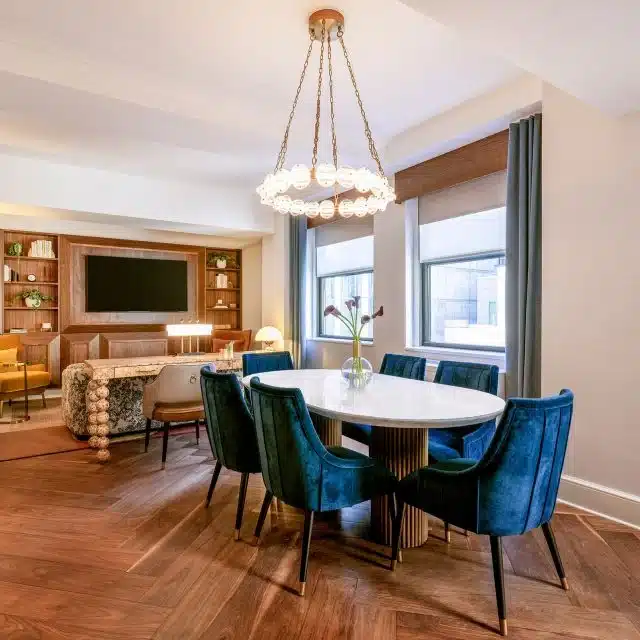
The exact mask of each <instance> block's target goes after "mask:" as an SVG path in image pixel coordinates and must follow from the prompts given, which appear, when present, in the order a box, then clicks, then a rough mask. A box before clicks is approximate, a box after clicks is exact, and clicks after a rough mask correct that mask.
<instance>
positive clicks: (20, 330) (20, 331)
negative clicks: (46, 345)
mask: <svg viewBox="0 0 640 640" xmlns="http://www.w3.org/2000/svg"><path fill="white" fill-rule="evenodd" d="M9 333H27V330H26V329H19V328H15V329H9Z"/></svg>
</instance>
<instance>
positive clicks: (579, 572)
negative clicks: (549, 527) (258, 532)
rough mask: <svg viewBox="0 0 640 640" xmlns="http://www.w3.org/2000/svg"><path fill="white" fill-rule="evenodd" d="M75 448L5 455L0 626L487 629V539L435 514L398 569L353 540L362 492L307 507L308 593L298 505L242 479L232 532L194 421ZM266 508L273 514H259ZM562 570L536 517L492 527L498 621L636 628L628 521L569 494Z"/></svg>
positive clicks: (418, 634)
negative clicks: (148, 439)
mask: <svg viewBox="0 0 640 640" xmlns="http://www.w3.org/2000/svg"><path fill="white" fill-rule="evenodd" d="M159 446H160V443H159V441H158V440H154V441H153V444H152V448H151V450H150V452H149V453H148V454H146V455H145V454H143V453H141V444H140V443H139V442H128V443H123V444H120V445H117V446H114V447H113V450H112V453H113V457H112V461H111V463H110V464H108V465H106V466H99V465H97V464H96V463H95V461H94V460H95V458H94V454H93V452H90V451H86V450H82V451H75V452H70V453H64V454H57V455H53V456H46V457H41V458H33V459H28V460H16V461H11V462H4V463H0V637H2V638H16V639H17V638H19V639H20V640H27V639H31V638H51V639H55V640H62V639H80V638H82V639H87V640H88V639H91V640H103V639H107V638H109V639H111V638H113V639H114V640H115V639H122V640H124V639H127V640H136V639H143V638H181V639H182V638H206V639H209V638H211V639H215V638H225V639H231V638H238V639H242V640H245V639H247V638H255V639H260V640H262V639H268V638H283V639H297V638H300V639H304V640H307V639H310V638H318V639H319V638H350V639H364V640H377V639H384V640H393V639H397V640H410V639H411V640H415V639H418V638H425V639H426V638H429V639H444V638H474V639H479V638H492V639H495V638H497V637H498V636H497V634H496V633H495V627H496V624H497V615H496V605H495V599H494V590H493V578H492V573H491V560H490V552H489V545H488V541H487V540H485V539H483V538H480V537H478V536H473V535H472V536H470V537H469V538H465V537H464V536H463V535H460V534H459V533H456V532H454V533H453V539H452V544H451V545H448V546H447V545H445V544H444V542H443V540H442V528H441V526H440V523H439V522H437V521H436V522H433V521H432V531H431V537H430V539H429V541H428V543H427V544H426V545H425V546H424V547H423V548H420V549H414V550H408V551H405V554H404V564H402V565H400V566H399V567H398V570H397V571H396V572H395V573H391V572H389V571H388V570H387V567H388V560H387V558H386V555H387V554H388V550H387V549H385V548H382V547H377V546H375V545H373V544H370V543H368V542H365V541H364V540H363V538H362V537H360V536H363V535H365V534H366V527H367V525H366V522H367V519H368V509H367V508H366V506H365V507H363V506H361V507H358V508H355V509H351V510H347V511H345V512H343V513H342V515H341V516H340V517H339V519H338V518H334V519H333V520H329V521H320V522H318V524H317V526H316V528H315V530H314V538H313V542H312V548H311V558H310V575H309V577H308V583H307V596H306V597H305V598H300V597H299V596H298V595H296V594H295V593H294V591H293V589H294V588H295V587H296V585H297V582H296V580H297V569H298V560H299V538H300V533H299V532H300V520H299V519H298V518H297V516H296V515H295V514H294V513H293V512H291V511H285V512H284V514H280V515H279V516H278V517H275V515H272V516H271V518H269V517H268V518H267V527H265V534H264V536H263V542H262V544H261V545H260V546H259V547H254V546H251V544H250V541H251V537H252V534H253V527H254V525H255V521H256V516H257V510H258V507H259V504H260V501H261V499H262V484H261V480H260V478H258V477H254V478H252V480H251V483H250V486H249V492H248V500H247V508H246V511H245V521H244V525H243V530H242V540H241V541H239V542H234V541H233V522H234V516H235V501H236V497H237V488H238V484H239V477H238V476H237V475H236V474H231V473H229V472H223V474H222V476H221V479H220V482H219V484H218V487H217V489H216V493H215V495H214V501H213V504H212V506H211V508H210V509H208V510H205V508H204V506H203V500H204V497H205V494H206V489H207V486H208V483H209V480H210V477H211V472H212V461H211V457H210V455H208V445H207V443H206V439H203V441H202V443H201V446H200V448H199V449H198V448H196V446H195V444H194V442H193V438H192V437H191V436H177V437H173V438H172V439H171V441H170V452H169V458H168V461H167V469H166V471H164V472H162V471H160V449H159ZM269 520H271V523H269ZM554 527H555V532H556V537H557V539H558V545H559V547H560V551H561V553H562V556H563V559H564V562H565V567H566V570H567V574H568V578H569V581H570V585H571V590H570V591H569V592H564V591H562V590H561V589H560V588H559V586H558V580H557V578H556V575H555V572H554V569H553V565H552V563H551V559H550V557H549V555H548V552H547V549H546V547H545V543H544V538H543V536H542V535H541V532H539V531H537V532H534V533H533V534H529V535H526V536H522V537H520V538H510V539H505V552H506V553H505V555H506V557H505V571H506V573H507V575H506V583H507V590H508V601H509V635H510V637H511V638H516V639H517V638H527V639H532V640H557V639H559V638H573V639H578V638H590V639H596V638H602V639H607V640H609V639H614V638H615V639H616V640H625V639H631V638H638V639H640V632H639V631H640V537H638V534H637V532H634V531H632V530H630V529H625V528H624V527H622V526H618V525H616V524H614V523H610V522H607V521H604V520H601V519H598V518H595V517H592V516H589V515H586V514H580V513H578V512H575V511H572V510H570V509H566V508H562V507H561V506H560V507H559V509H558V513H557V515H556V517H555V518H554Z"/></svg>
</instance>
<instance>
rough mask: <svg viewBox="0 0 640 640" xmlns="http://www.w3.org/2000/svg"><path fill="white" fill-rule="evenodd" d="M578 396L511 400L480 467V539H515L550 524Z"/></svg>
mask: <svg viewBox="0 0 640 640" xmlns="http://www.w3.org/2000/svg"><path fill="white" fill-rule="evenodd" d="M572 415H573V393H572V392H571V391H569V390H567V389H564V390H562V391H561V392H560V394H559V395H557V396H551V397H549V398H542V399H528V398H527V399H525V398H512V399H510V400H509V401H508V402H507V406H506V409H505V412H504V413H503V414H502V419H501V420H500V424H499V425H498V427H497V429H496V433H495V436H494V438H493V440H492V441H491V444H490V445H489V448H488V449H487V451H486V453H485V454H484V456H483V457H482V459H481V460H480V462H479V463H478V465H479V466H480V473H481V476H480V495H479V499H480V503H479V525H480V531H479V532H480V533H482V532H488V533H492V534H493V535H516V534H520V533H524V532H525V531H528V530H529V529H534V528H536V527H538V526H540V525H541V524H544V523H545V522H548V521H549V520H550V518H551V516H552V515H553V510H554V508H555V504H556V498H557V496H558V487H559V485H560V474H561V473H562V466H563V464H564V457H565V453H566V451H567V441H568V438H569V428H570V426H571V417H572Z"/></svg>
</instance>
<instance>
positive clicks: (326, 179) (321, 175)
mask: <svg viewBox="0 0 640 640" xmlns="http://www.w3.org/2000/svg"><path fill="white" fill-rule="evenodd" d="M316 182H317V183H318V184H319V185H320V186H321V187H332V186H333V185H334V184H335V182H336V168H335V167H334V166H333V165H332V164H327V163H324V164H319V165H318V166H317V167H316Z"/></svg>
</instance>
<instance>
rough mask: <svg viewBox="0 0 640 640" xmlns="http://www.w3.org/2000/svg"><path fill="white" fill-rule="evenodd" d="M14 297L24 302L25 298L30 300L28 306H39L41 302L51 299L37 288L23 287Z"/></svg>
mask: <svg viewBox="0 0 640 640" xmlns="http://www.w3.org/2000/svg"><path fill="white" fill-rule="evenodd" d="M16 299H22V300H24V301H25V302H26V301H27V300H30V301H31V304H30V305H29V303H27V304H28V306H31V307H36V308H37V307H39V306H40V305H41V304H42V303H43V302H47V301H48V300H53V298H52V297H51V296H48V295H46V294H44V293H42V292H41V291H40V290H39V289H25V290H24V291H23V292H22V293H19V294H18V295H17V296H16Z"/></svg>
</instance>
